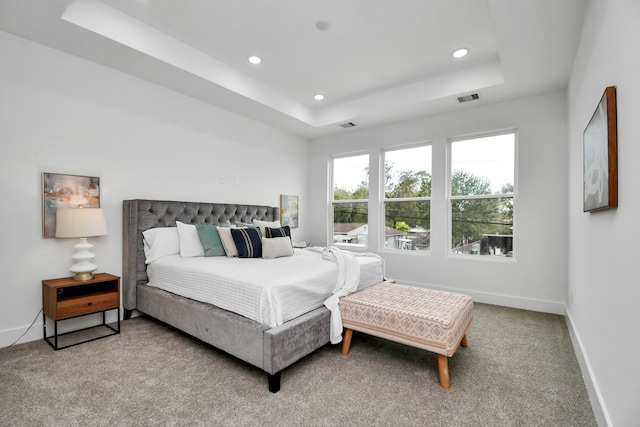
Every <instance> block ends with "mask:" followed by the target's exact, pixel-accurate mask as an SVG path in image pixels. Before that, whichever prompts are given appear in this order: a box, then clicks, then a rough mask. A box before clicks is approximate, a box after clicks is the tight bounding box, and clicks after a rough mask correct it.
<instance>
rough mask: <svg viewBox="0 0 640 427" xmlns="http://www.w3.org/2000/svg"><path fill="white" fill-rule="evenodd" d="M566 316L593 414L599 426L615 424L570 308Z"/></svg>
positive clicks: (604, 426)
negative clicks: (593, 373) (602, 395)
mask: <svg viewBox="0 0 640 427" xmlns="http://www.w3.org/2000/svg"><path fill="white" fill-rule="evenodd" d="M564 318H565V321H566V323H567V329H568V330H569V336H570V337H571V343H572V344H573V351H574V352H575V354H576V358H577V359H578V365H580V371H581V372H582V378H583V380H584V385H585V387H586V388H587V393H588V394H589V401H590V402H591V408H592V409H593V415H594V416H595V418H596V421H597V422H598V426H600V427H606V426H611V425H613V424H611V418H610V417H609V413H608V412H607V409H606V407H605V406H604V404H603V403H602V398H601V394H600V389H599V388H598V383H597V382H596V381H595V380H594V379H593V378H594V377H593V375H592V374H591V372H592V370H591V364H590V363H589V357H588V356H587V354H586V353H585V352H584V348H583V346H582V340H581V339H580V335H579V334H578V331H576V329H575V327H574V326H573V321H572V320H571V313H570V312H569V310H567V314H566V315H565V317H564Z"/></svg>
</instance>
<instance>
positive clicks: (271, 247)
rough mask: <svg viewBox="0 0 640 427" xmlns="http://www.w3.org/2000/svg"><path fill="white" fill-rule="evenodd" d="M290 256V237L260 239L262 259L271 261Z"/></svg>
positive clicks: (291, 250)
mask: <svg viewBox="0 0 640 427" xmlns="http://www.w3.org/2000/svg"><path fill="white" fill-rule="evenodd" d="M292 255H293V248H292V247H291V238H290V237H286V236H285V237H273V238H271V239H267V238H264V237H263V238H262V258H265V259H273V258H280V257H285V256H292Z"/></svg>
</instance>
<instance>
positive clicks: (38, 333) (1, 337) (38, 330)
mask: <svg viewBox="0 0 640 427" xmlns="http://www.w3.org/2000/svg"><path fill="white" fill-rule="evenodd" d="M40 316H42V315H40ZM28 327H29V326H28V325H25V326H24V327H20V328H14V329H5V330H4V331H0V348H5V347H9V346H10V345H14V344H23V343H26V342H29V341H36V340H41V339H42V337H43V332H42V317H40V318H39V319H38V320H36V322H35V323H34V324H33V325H32V326H31V328H29V329H28V330H27V328H28ZM25 331H26V332H25ZM23 334H24V335H23Z"/></svg>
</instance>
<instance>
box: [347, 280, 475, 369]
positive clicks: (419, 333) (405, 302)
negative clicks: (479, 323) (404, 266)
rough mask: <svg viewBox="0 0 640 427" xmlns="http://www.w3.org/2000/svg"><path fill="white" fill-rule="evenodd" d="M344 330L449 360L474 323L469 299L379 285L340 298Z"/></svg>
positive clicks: (431, 291) (444, 293)
mask: <svg viewBox="0 0 640 427" xmlns="http://www.w3.org/2000/svg"><path fill="white" fill-rule="evenodd" d="M340 315H341V316H342V324H343V326H344V327H345V328H348V329H353V330H356V331H361V332H365V333H368V334H370V335H375V336H379V337H381V338H386V339H389V340H391V341H396V342H400V343H403V344H408V345H411V346H414V347H419V348H423V349H425V350H429V351H432V352H434V353H438V354H442V355H445V356H448V357H450V356H452V355H453V354H454V353H455V351H456V349H457V348H458V345H459V344H460V340H461V339H462V337H463V336H464V335H465V334H466V332H467V328H468V327H469V325H470V324H471V321H472V320H473V301H472V300H471V298H470V297H468V296H466V295H462V294H456V293H451V292H442V291H435V290H432V289H425V288H417V287H414V286H406V285H399V284H396V283H381V284H379V285H375V286H372V287H370V288H368V289H365V290H364V291H361V292H356V293H354V294H351V295H347V296H345V297H342V298H340Z"/></svg>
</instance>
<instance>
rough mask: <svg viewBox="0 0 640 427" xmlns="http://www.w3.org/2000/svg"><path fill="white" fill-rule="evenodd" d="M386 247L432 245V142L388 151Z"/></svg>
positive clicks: (385, 182)
mask: <svg viewBox="0 0 640 427" xmlns="http://www.w3.org/2000/svg"><path fill="white" fill-rule="evenodd" d="M384 169H385V181H384V213H385V223H384V229H383V236H384V238H383V248H384V249H389V250H414V251H418V250H421V251H428V250H429V249H430V247H431V146H430V145H422V146H416V147H411V148H404V149H397V150H388V151H386V152H385V153H384Z"/></svg>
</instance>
